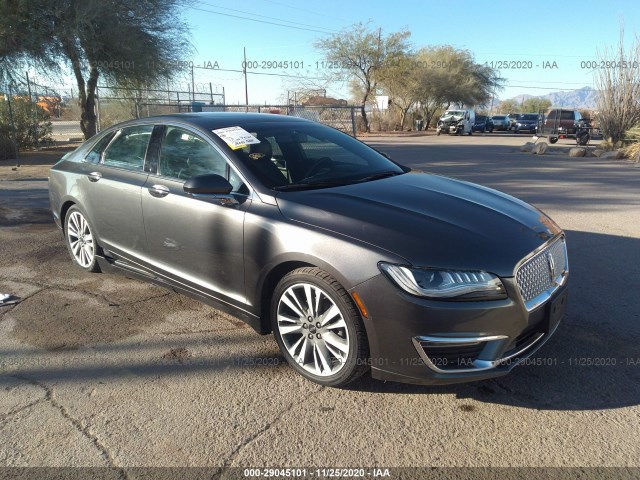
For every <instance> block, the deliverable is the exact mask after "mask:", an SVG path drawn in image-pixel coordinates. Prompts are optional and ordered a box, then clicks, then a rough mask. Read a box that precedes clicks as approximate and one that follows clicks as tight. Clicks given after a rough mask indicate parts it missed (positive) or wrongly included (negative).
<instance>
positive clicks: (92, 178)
mask: <svg viewBox="0 0 640 480" xmlns="http://www.w3.org/2000/svg"><path fill="white" fill-rule="evenodd" d="M87 177H88V178H89V181H90V182H97V181H98V180H100V179H101V178H102V174H101V173H100V172H91V173H90V174H89V175H87Z"/></svg>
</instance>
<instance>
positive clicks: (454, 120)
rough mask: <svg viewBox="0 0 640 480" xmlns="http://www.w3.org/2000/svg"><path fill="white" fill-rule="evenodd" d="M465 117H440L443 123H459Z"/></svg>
mask: <svg viewBox="0 0 640 480" xmlns="http://www.w3.org/2000/svg"><path fill="white" fill-rule="evenodd" d="M463 118H464V117H463V116H462V115H447V116H446V117H440V121H441V122H459V121H460V120H462V119H463Z"/></svg>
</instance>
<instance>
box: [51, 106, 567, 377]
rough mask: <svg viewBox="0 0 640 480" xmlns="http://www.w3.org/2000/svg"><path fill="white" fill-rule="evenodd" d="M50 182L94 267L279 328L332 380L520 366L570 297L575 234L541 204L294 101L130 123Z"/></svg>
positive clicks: (75, 242) (310, 367)
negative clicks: (381, 149)
mask: <svg viewBox="0 0 640 480" xmlns="http://www.w3.org/2000/svg"><path fill="white" fill-rule="evenodd" d="M50 197H51V207H52V209H53V215H54V217H55V220H56V223H57V224H58V225H59V226H60V227H61V228H62V230H63V233H64V238H65V242H66V245H67V248H68V250H69V253H70V254H71V258H72V260H73V262H74V263H75V264H76V265H77V266H78V267H80V268H82V269H84V270H86V271H89V272H98V271H101V270H103V271H107V270H108V271H116V270H117V271H123V272H125V273H126V274H127V275H129V276H134V277H137V278H140V279H144V280H147V281H151V282H155V283H158V284H160V285H164V286H166V287H168V288H170V289H173V290H175V291H178V292H181V293H185V294H188V295H191V296H194V297H196V298H198V299H201V300H202V301H204V302H207V303H209V304H211V305H214V306H215V307H216V308H219V309H222V310H224V311H227V312H229V313H232V314H233V315H235V316H237V317H239V318H242V319H243V320H245V321H246V322H247V323H248V324H249V325H251V327H253V328H254V329H255V330H256V331H257V332H259V333H261V334H268V333H270V332H273V333H274V336H275V339H276V341H277V343H278V345H279V347H280V349H281V350H282V354H283V355H284V357H285V358H286V359H287V361H288V362H289V363H290V364H291V366H292V368H294V369H295V370H297V371H298V372H299V373H300V374H302V375H303V376H305V377H306V378H308V379H310V380H312V381H314V382H317V383H320V384H323V385H332V386H340V385H344V384H346V383H348V382H350V381H352V380H354V379H355V378H357V377H358V376H360V375H361V374H362V373H364V372H366V371H368V370H371V372H372V375H373V377H374V378H378V379H384V380H396V381H401V382H410V383H424V384H432V383H453V382H463V381H470V380H479V379H484V378H489V377H495V376H499V375H504V374H505V373H507V372H509V371H510V370H511V369H512V368H513V367H514V366H515V365H517V364H518V363H520V362H522V361H523V360H524V359H526V358H527V357H528V356H529V355H531V354H532V353H533V352H534V351H535V350H537V349H538V348H539V347H540V346H541V345H542V344H543V343H544V342H545V341H546V340H547V339H548V338H549V337H550V336H551V334H552V333H553V332H554V330H555V329H556V327H557V326H558V323H559V322H560V320H561V318H562V317H563V315H564V311H565V306H566V299H567V275H568V262H567V250H566V244H565V237H564V234H563V232H562V230H561V229H560V228H559V227H558V226H557V225H556V224H555V223H554V222H553V221H552V220H551V219H549V218H548V217H547V216H546V215H545V214H544V213H542V212H541V211H540V210H537V209H536V208H534V207H532V206H530V205H528V204H526V203H524V202H522V201H520V200H517V199H515V198H513V197H510V196H508V195H505V194H503V193H500V192H497V191H495V190H491V189H489V188H485V187H481V186H478V185H474V184H471V183H466V182H461V181H457V180H452V179H449V178H445V177H441V176H437V175H430V174H426V173H422V172H418V171H412V170H410V169H409V168H406V167H403V166H402V165H399V164H397V163H395V162H393V161H392V160H390V159H388V158H387V157H386V156H384V155H382V154H380V153H378V152H377V151H375V150H373V149H371V148H370V147H368V146H366V145H365V144H363V143H361V142H359V141H358V140H356V139H354V138H352V137H350V136H348V135H345V134H343V133H341V132H339V131H337V130H334V129H332V128H329V127H326V126H323V125H320V124H317V123H314V122H310V121H306V120H302V119H299V118H295V117H288V116H281V115H259V114H244V113H240V114H234V113H199V114H182V115H169V116H162V117H152V118H146V119H142V120H135V121H131V122H127V123H123V124H120V125H117V126H114V127H112V128H110V129H108V130H106V131H103V132H101V133H100V134H98V135H96V136H95V137H94V138H92V139H91V140H89V141H87V142H86V143H84V144H83V145H82V146H81V147H79V148H78V149H77V150H75V151H74V152H72V153H70V154H67V155H65V157H64V158H63V159H62V160H60V161H59V162H58V163H57V164H56V165H55V166H54V167H53V168H52V170H51V176H50Z"/></svg>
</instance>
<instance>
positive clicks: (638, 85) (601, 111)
mask: <svg viewBox="0 0 640 480" xmlns="http://www.w3.org/2000/svg"><path fill="white" fill-rule="evenodd" d="M598 56H599V58H600V59H601V60H602V62H603V65H604V68H601V69H598V70H597V72H596V88H597V89H598V90H600V95H599V96H598V102H597V111H598V113H597V115H596V118H597V120H598V123H599V126H600V128H601V130H602V132H603V133H604V136H605V138H607V139H608V140H609V141H610V142H611V143H612V144H614V145H615V144H616V143H618V142H621V141H622V140H623V139H624V137H625V132H626V131H627V130H629V129H630V128H632V127H634V126H636V125H638V124H640V41H639V40H638V38H636V39H635V41H634V42H633V44H632V45H631V46H630V47H629V48H628V50H627V49H625V45H624V28H621V29H620V38H619V40H618V45H617V46H616V47H615V49H610V48H605V49H604V51H602V52H600V51H599V52H598Z"/></svg>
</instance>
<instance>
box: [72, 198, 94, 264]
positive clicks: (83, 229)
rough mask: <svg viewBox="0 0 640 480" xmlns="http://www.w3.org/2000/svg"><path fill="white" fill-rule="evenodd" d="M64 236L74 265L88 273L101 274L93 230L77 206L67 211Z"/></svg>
mask: <svg viewBox="0 0 640 480" xmlns="http://www.w3.org/2000/svg"><path fill="white" fill-rule="evenodd" d="M64 234H65V240H66V243H67V250H69V254H70V255H71V259H72V260H73V263H74V264H75V265H76V266H77V267H80V268H81V269H83V270H85V271H87V272H99V271H100V266H99V265H98V261H97V259H96V248H97V243H96V239H95V236H94V234H93V229H92V228H91V224H90V223H89V220H87V217H86V215H85V214H84V213H83V212H82V211H81V210H80V209H79V208H78V207H76V206H73V207H71V208H70V209H69V210H68V211H67V215H66V217H65V222H64Z"/></svg>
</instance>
